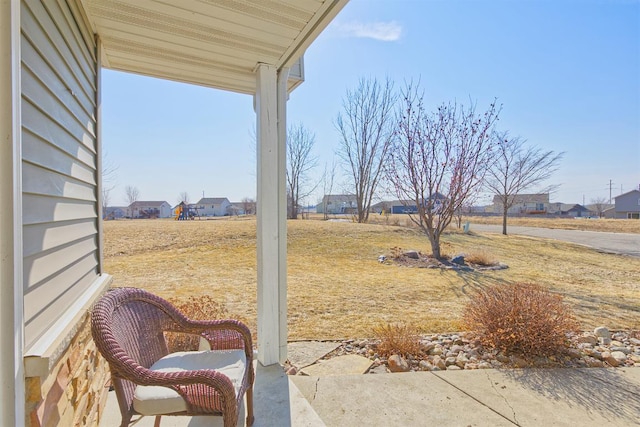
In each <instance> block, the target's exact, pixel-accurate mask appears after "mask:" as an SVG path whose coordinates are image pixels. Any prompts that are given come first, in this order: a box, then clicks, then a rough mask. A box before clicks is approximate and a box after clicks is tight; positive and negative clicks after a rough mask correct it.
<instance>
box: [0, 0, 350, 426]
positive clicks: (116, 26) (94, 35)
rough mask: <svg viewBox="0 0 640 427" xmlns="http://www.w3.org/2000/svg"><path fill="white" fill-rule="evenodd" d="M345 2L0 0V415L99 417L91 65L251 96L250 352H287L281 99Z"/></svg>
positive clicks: (103, 379)
mask: <svg viewBox="0 0 640 427" xmlns="http://www.w3.org/2000/svg"><path fill="white" fill-rule="evenodd" d="M346 3H347V0H314V1H304V2H302V1H300V2H298V1H295V2H294V1H291V0H269V1H268V2H267V1H255V2H253V1H252V2H248V1H243V2H222V1H220V2H218V1H216V2H212V1H206V2H205V1H186V0H185V1H179V2H178V1H176V2H167V1H155V0H146V1H137V0H117V1H114V0H7V1H0V58H2V60H0V141H2V143H0V205H1V206H2V207H3V211H2V215H0V291H1V294H2V298H0V316H1V320H2V321H0V343H1V345H0V384H2V387H0V426H23V425H25V424H26V423H27V421H28V423H29V424H30V425H60V426H63V425H65V426H66V425H99V422H100V419H99V418H100V415H101V413H102V407H103V405H104V402H105V398H106V393H107V389H106V388H105V384H107V383H108V379H109V378H108V368H107V366H106V363H105V361H104V359H103V358H102V357H100V356H98V355H97V354H96V347H95V344H94V343H93V341H92V340H91V335H90V333H89V330H88V327H89V321H88V319H89V316H88V313H89V308H90V307H91V305H92V304H93V303H94V302H95V301H96V300H97V298H98V297H99V296H100V295H102V294H103V293H104V292H105V291H106V289H107V288H108V287H109V286H110V284H111V281H112V277H111V276H110V275H109V274H108V272H107V271H105V264H104V260H103V251H104V244H103V240H104V239H103V229H102V227H103V222H102V220H101V217H102V203H101V202H102V201H101V194H102V182H101V173H100V172H101V170H102V145H101V144H102V142H101V138H102V137H101V127H102V125H103V123H102V118H101V99H102V83H101V70H102V68H103V67H105V68H109V69H113V70H119V71H124V72H131V73H137V74H140V75H145V76H152V77H155V78H161V79H168V80H174V81H179V82H182V83H187V84H197V85H200V86H204V87H208V88H217V89H221V90H227V91H234V92H237V93H241V94H246V95H249V96H252V97H253V99H254V103H253V104H254V110H255V113H256V140H257V141H256V150H257V153H256V154H257V155H256V159H257V174H256V178H257V225H258V226H257V277H256V280H257V294H258V295H257V307H256V311H257V325H258V328H257V329H258V331H257V336H258V340H257V341H258V342H257V344H258V360H259V361H260V363H262V364H263V365H271V364H274V363H278V362H284V360H285V359H286V356H287V286H286V271H287V269H286V265H287V263H286V248H287V239H286V238H287V232H286V208H287V198H286V185H285V182H286V179H285V175H286V161H285V160H286V125H287V123H286V107H287V99H288V96H289V93H290V92H291V91H292V90H294V89H295V88H296V87H297V86H298V85H300V84H302V82H303V81H304V67H303V59H302V57H303V54H304V52H305V50H306V49H307V48H308V47H309V45H310V44H311V43H312V42H313V41H314V40H315V39H316V38H317V37H318V35H319V34H320V33H321V32H322V31H323V30H324V29H325V28H326V27H327V25H328V24H329V23H330V22H331V21H332V20H333V18H335V16H336V15H337V14H338V12H339V11H340V10H341V9H342V8H343V7H344V6H345V4H346ZM338 66H339V64H336V67H338ZM151 273H152V272H151ZM230 274H233V273H232V272H230Z"/></svg>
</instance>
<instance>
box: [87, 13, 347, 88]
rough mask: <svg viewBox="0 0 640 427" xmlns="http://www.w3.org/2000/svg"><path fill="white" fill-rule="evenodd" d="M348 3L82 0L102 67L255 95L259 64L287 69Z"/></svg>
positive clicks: (293, 80) (296, 73)
mask: <svg viewBox="0 0 640 427" xmlns="http://www.w3.org/2000/svg"><path fill="white" fill-rule="evenodd" d="M347 1H348V0H251V1H248V0H179V1H176V0H81V2H82V4H83V6H84V9H85V13H86V16H87V19H88V21H89V23H90V24H91V26H92V28H93V31H94V32H95V33H97V34H98V35H99V36H100V39H101V41H102V48H103V50H102V52H103V54H102V64H103V66H104V67H106V68H110V69H114V70H121V71H128V72H133V73H138V74H143V75H147V76H153V77H159V78H163V79H169V80H176V81H180V82H186V83H193V84H198V85H202V86H208V87H214V88H219V89H224V90H230V91H234V92H240V93H248V94H253V93H255V89H256V77H255V69H256V65H257V64H258V63H260V62H263V63H268V64H272V65H275V66H276V67H277V68H281V67H291V75H290V78H289V82H288V85H289V90H292V89H293V88H295V86H297V85H298V84H300V83H301V82H302V77H303V74H302V70H301V69H298V68H297V65H296V64H297V61H298V59H299V58H301V56H302V55H303V53H304V51H305V49H306V48H307V47H308V46H309V45H310V44H311V42H313V40H314V39H315V38H316V37H317V36H318V35H319V34H320V32H321V31H322V30H323V29H324V28H325V27H326V26H327V25H328V24H329V22H331V20H332V19H333V18H334V17H335V16H336V14H337V13H338V12H339V11H340V10H341V9H342V7H344V5H345V4H346V3H347Z"/></svg>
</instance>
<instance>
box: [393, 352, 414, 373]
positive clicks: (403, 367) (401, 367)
mask: <svg viewBox="0 0 640 427" xmlns="http://www.w3.org/2000/svg"><path fill="white" fill-rule="evenodd" d="M387 364H388V367H389V370H390V371H391V372H409V371H410V370H411V367H410V366H409V364H408V363H407V361H406V360H405V359H404V357H402V356H399V355H397V354H393V355H391V356H389V360H388V361H387Z"/></svg>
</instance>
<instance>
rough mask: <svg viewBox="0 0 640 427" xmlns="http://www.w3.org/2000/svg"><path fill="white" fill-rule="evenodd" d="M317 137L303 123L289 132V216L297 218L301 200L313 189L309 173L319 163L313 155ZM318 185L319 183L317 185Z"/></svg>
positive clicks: (290, 128) (292, 127)
mask: <svg viewBox="0 0 640 427" xmlns="http://www.w3.org/2000/svg"><path fill="white" fill-rule="evenodd" d="M315 142H316V137H315V135H314V134H313V133H311V132H310V131H309V130H308V129H306V128H305V127H304V126H303V125H302V124H299V125H297V126H291V127H289V130H288V132H287V218H289V219H297V218H298V208H299V206H300V202H301V201H302V200H303V199H304V198H305V197H307V196H308V195H309V194H310V193H311V192H312V191H313V190H315V187H313V189H309V188H308V185H307V184H308V174H309V171H310V170H311V169H313V168H314V167H315V166H316V165H317V163H318V160H317V157H315V156H313V153H312V152H313V146H314V144H315ZM316 186H317V185H316Z"/></svg>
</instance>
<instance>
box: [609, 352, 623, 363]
mask: <svg viewBox="0 0 640 427" xmlns="http://www.w3.org/2000/svg"><path fill="white" fill-rule="evenodd" d="M611 357H613V358H614V359H616V360H617V361H618V363H624V362H625V361H626V360H627V355H626V354H624V353H623V352H621V351H612V352H611Z"/></svg>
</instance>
